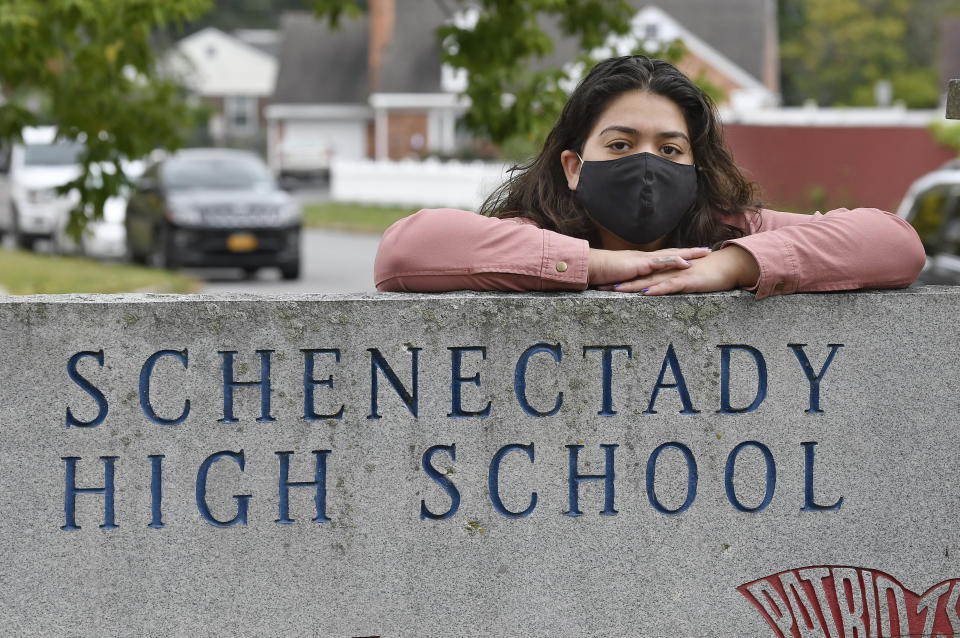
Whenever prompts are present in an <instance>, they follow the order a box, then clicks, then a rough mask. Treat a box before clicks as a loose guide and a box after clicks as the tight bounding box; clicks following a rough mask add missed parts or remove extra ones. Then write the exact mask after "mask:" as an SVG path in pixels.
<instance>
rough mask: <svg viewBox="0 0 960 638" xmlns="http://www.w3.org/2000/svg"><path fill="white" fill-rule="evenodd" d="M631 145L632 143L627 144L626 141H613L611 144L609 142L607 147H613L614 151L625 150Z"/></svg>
mask: <svg viewBox="0 0 960 638" xmlns="http://www.w3.org/2000/svg"><path fill="white" fill-rule="evenodd" d="M629 146H630V145H629V144H627V143H626V142H613V143H611V144H607V148H609V149H612V150H614V151H625V150H627V148H628V147H629Z"/></svg>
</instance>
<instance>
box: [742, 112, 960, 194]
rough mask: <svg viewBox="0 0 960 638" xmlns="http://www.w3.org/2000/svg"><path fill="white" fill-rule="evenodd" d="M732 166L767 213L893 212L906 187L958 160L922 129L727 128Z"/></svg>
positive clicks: (953, 153)
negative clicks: (754, 188) (755, 189)
mask: <svg viewBox="0 0 960 638" xmlns="http://www.w3.org/2000/svg"><path fill="white" fill-rule="evenodd" d="M724 132H725V135H726V140H727V145H728V146H729V148H730V150H731V152H732V153H733V156H734V161H735V162H736V163H737V165H738V166H740V168H741V169H743V171H744V173H745V174H746V175H747V177H748V178H749V179H751V180H753V181H755V182H757V183H758V184H759V185H760V187H761V189H762V194H763V202H764V204H765V205H766V206H768V207H771V208H779V209H781V210H788V211H791V212H811V211H813V210H822V211H826V210H830V209H833V208H840V207H847V208H854V207H857V206H865V207H876V208H880V209H883V210H888V211H892V210H894V209H896V207H897V205H898V204H899V203H900V200H901V199H902V198H903V196H904V194H905V193H906V191H907V188H908V187H909V186H910V184H911V183H912V182H913V181H914V180H915V179H917V178H918V177H920V176H921V175H923V174H924V173H928V172H930V171H932V170H935V169H936V168H939V167H940V166H941V165H942V164H943V163H944V162H946V161H947V160H949V159H952V158H954V157H956V153H955V152H954V151H952V150H950V149H947V148H944V147H942V146H938V145H937V144H936V143H935V142H934V141H933V138H932V137H931V136H930V133H929V132H928V131H927V130H926V129H924V128H906V127H902V128H893V127H842V128H841V127H819V126H816V127H815V126H810V127H807V126H750V125H745V124H728V125H726V126H725V127H724Z"/></svg>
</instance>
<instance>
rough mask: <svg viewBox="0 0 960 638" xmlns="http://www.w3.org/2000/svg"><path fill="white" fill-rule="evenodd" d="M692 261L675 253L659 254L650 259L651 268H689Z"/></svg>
mask: <svg viewBox="0 0 960 638" xmlns="http://www.w3.org/2000/svg"><path fill="white" fill-rule="evenodd" d="M689 267H690V262H689V261H687V260H686V259H684V258H682V257H679V256H674V255H658V256H657V257H653V258H651V259H650V270H651V271H657V270H674V269H677V270H680V269H683V268H689Z"/></svg>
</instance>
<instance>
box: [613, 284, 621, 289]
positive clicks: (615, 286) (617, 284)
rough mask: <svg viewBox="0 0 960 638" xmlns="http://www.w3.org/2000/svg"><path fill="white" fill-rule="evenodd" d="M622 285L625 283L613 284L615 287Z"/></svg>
mask: <svg viewBox="0 0 960 638" xmlns="http://www.w3.org/2000/svg"><path fill="white" fill-rule="evenodd" d="M622 285H623V284H613V287H614V288H619V287H620V286H622Z"/></svg>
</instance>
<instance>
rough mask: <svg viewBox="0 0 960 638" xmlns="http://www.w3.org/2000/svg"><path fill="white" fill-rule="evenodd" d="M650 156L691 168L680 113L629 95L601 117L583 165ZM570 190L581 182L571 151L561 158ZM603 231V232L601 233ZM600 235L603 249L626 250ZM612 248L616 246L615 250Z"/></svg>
mask: <svg viewBox="0 0 960 638" xmlns="http://www.w3.org/2000/svg"><path fill="white" fill-rule="evenodd" d="M643 152H647V153H653V154H654V155H659V156H660V157H663V158H665V159H668V160H670V161H671V162H677V163H678V164H693V163H694V157H693V147H692V146H691V144H690V134H689V132H688V131H687V123H686V120H685V119H684V117H683V111H681V110H680V107H679V106H677V104H676V103H675V102H674V101H673V100H671V99H669V98H666V97H663V96H662V95H656V94H654V93H650V92H648V91H644V90H635V91H628V92H626V93H623V94H622V95H620V96H619V97H617V98H615V99H614V100H613V101H612V102H611V103H610V106H608V107H607V108H606V110H605V111H604V112H603V113H601V114H600V117H599V118H597V122H596V124H594V126H593V129H592V130H591V131H590V134H589V135H588V136H587V141H586V142H585V143H584V145H583V154H582V155H583V161H585V162H590V161H604V160H614V159H618V158H621V157H626V156H627V155H636V154H637V153H643ZM560 162H561V164H563V171H564V173H565V174H566V177H567V186H568V187H569V188H570V190H572V191H574V190H576V189H577V184H578V183H579V181H580V158H578V157H577V154H576V153H575V152H574V151H572V150H566V151H563V152H562V153H561V154H560ZM600 230H601V231H603V230H604V229H602V228H601V229H600ZM607 234H609V233H606V232H601V235H602V236H603V240H604V241H603V243H604V247H610V248H613V247H616V248H626V247H633V246H626V245H619V244H620V243H621V242H617V241H615V240H614V239H613V238H608V237H606V235H607ZM613 244H617V245H616V246H614V245H613Z"/></svg>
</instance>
